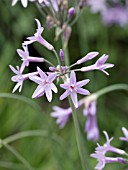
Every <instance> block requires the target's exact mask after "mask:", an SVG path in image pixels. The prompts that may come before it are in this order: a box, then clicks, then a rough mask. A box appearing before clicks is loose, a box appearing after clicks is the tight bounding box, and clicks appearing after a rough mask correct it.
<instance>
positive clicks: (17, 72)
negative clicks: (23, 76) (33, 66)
mask: <svg viewBox="0 0 128 170" xmlns="http://www.w3.org/2000/svg"><path fill="white" fill-rule="evenodd" d="M9 67H10V69H11V70H12V71H13V73H15V74H19V71H18V70H16V69H15V68H14V67H13V66H11V65H9Z"/></svg>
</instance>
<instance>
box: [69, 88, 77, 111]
mask: <svg viewBox="0 0 128 170" xmlns="http://www.w3.org/2000/svg"><path fill="white" fill-rule="evenodd" d="M70 95H71V99H72V102H73V104H74V106H75V108H78V99H77V93H76V92H74V91H73V92H72V93H71V94H70Z"/></svg>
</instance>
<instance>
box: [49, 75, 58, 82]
mask: <svg viewBox="0 0 128 170" xmlns="http://www.w3.org/2000/svg"><path fill="white" fill-rule="evenodd" d="M56 77H57V73H51V74H50V75H49V76H48V81H49V82H53V81H54V80H55V79H56Z"/></svg>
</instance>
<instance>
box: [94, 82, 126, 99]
mask: <svg viewBox="0 0 128 170" xmlns="http://www.w3.org/2000/svg"><path fill="white" fill-rule="evenodd" d="M115 90H128V85H127V84H114V85H110V86H108V87H105V88H103V89H101V90H99V91H98V92H96V93H95V94H96V96H97V98H98V97H100V96H101V95H104V94H106V93H109V92H111V91H115Z"/></svg>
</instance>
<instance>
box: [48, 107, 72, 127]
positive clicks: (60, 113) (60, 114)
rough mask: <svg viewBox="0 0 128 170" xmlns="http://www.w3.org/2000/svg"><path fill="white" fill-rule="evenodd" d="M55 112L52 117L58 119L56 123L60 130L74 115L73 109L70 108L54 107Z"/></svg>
mask: <svg viewBox="0 0 128 170" xmlns="http://www.w3.org/2000/svg"><path fill="white" fill-rule="evenodd" d="M53 110H54V111H53V112H52V113H51V116H52V117H55V118H57V121H56V123H57V124H58V125H59V127H60V128H63V127H64V126H65V124H66V123H67V121H68V120H69V118H70V116H71V115H72V109H71V108H70V107H69V108H67V109H63V108H61V107H58V106H54V107H53Z"/></svg>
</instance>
